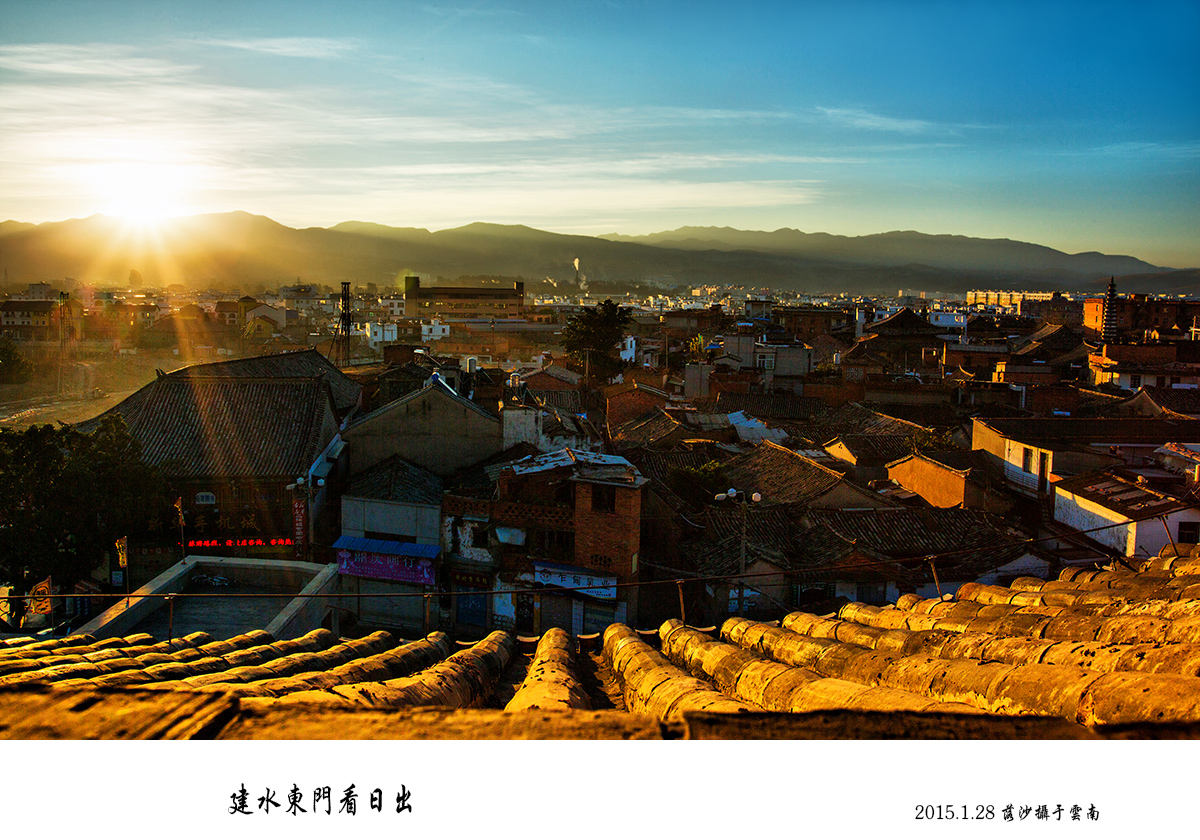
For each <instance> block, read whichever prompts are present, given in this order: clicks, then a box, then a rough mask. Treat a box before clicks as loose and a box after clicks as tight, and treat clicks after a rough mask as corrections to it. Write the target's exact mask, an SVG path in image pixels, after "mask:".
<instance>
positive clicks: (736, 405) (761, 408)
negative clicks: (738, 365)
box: [711, 391, 825, 420]
mask: <svg viewBox="0 0 1200 840" xmlns="http://www.w3.org/2000/svg"><path fill="white" fill-rule="evenodd" d="M711 410H712V411H714V412H716V413H719V414H732V413H734V412H736V411H744V412H746V413H747V414H749V415H750V416H751V417H757V418H758V419H760V420H811V419H812V418H813V417H815V416H817V415H818V414H820V413H821V412H823V411H824V410H825V403H824V401H823V400H820V399H817V398H815V397H802V396H799V395H797V394H737V393H733V392H731V391H721V392H720V393H718V394H717V398H716V400H715V401H713V402H712V403H711Z"/></svg>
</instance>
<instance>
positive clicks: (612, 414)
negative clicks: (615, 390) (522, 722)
mask: <svg viewBox="0 0 1200 840" xmlns="http://www.w3.org/2000/svg"><path fill="white" fill-rule="evenodd" d="M666 404H667V401H666V400H664V399H663V398H662V397H656V396H655V395H654V394H651V393H650V392H648V391H643V390H641V389H637V390H633V391H626V392H625V393H623V394H616V395H615V396H612V397H609V398H608V404H607V406H606V408H605V415H606V416H607V417H608V427H609V428H610V429H615V428H616V427H617V426H620V425H621V424H622V423H627V422H629V421H630V420H633V419H635V418H637V417H641V416H642V415H643V414H645V413H646V412H648V411H651V410H653V409H655V408H662V407H663V406H664V405H666Z"/></svg>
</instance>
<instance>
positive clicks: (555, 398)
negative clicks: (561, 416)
mask: <svg viewBox="0 0 1200 840" xmlns="http://www.w3.org/2000/svg"><path fill="white" fill-rule="evenodd" d="M528 393H529V394H530V395H531V396H532V397H534V398H535V399H536V400H537V401H538V402H540V403H541V404H542V405H544V406H546V407H547V408H556V409H558V410H559V411H565V412H567V413H569V414H583V413H584V408H583V398H582V397H581V395H580V393H579V392H578V391H566V390H549V391H543V390H538V389H536V388H530V389H528Z"/></svg>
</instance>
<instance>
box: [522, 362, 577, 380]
mask: <svg viewBox="0 0 1200 840" xmlns="http://www.w3.org/2000/svg"><path fill="white" fill-rule="evenodd" d="M538 373H544V374H546V375H547V376H552V377H554V378H555V379H558V380H560V381H562V382H566V383H568V384H570V385H578V384H579V381H580V380H581V379H583V376H582V375H580V374H578V373H576V372H575V371H573V370H570V369H568V368H565V367H562V366H561V365H547V366H546V367H544V368H539V369H538V370H531V371H528V372H527V373H525V374H524V375H523V377H529V376H533V375H535V374H538Z"/></svg>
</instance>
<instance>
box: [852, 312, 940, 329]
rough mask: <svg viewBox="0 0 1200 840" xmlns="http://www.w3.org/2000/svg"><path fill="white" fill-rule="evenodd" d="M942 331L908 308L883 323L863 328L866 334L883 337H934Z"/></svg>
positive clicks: (888, 317) (877, 322) (885, 319)
mask: <svg viewBox="0 0 1200 840" xmlns="http://www.w3.org/2000/svg"><path fill="white" fill-rule="evenodd" d="M941 331H942V328H941V327H935V326H934V325H933V324H931V323H929V321H927V320H926V319H924V318H922V317H921V316H920V315H918V314H917V313H916V312H913V311H912V310H911V309H909V308H908V307H907V306H905V307H902V308H901V309H900V311H898V312H895V313H893V314H891V315H889V316H887V317H886V318H884V319H883V320H882V321H875V322H874V323H871V324H866V325H864V326H863V332H864V333H874V334H876V335H881V336H888V335H900V336H904V335H914V334H915V335H934V334H936V333H939V332H941Z"/></svg>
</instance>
